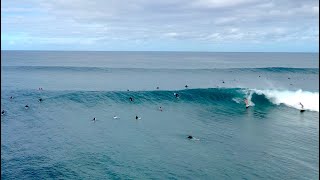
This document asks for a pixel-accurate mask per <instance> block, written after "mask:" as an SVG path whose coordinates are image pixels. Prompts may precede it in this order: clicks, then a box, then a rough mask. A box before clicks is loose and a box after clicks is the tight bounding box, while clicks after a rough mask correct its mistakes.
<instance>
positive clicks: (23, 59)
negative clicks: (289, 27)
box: [1, 51, 319, 180]
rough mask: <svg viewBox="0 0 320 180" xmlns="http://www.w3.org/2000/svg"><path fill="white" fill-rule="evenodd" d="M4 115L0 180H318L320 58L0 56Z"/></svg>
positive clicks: (179, 54) (256, 55) (163, 54)
mask: <svg viewBox="0 0 320 180" xmlns="http://www.w3.org/2000/svg"><path fill="white" fill-rule="evenodd" d="M186 85H187V87H185V86H186ZM39 88H41V89H39ZM174 93H177V94H179V97H178V98H177V97H175V96H174ZM11 96H12V97H13V98H12V99H11V98H10V97H11ZM130 97H132V98H133V101H130V100H129V98H130ZM39 98H41V99H42V101H41V102H39V101H38V100H39ZM245 98H246V99H248V103H249V104H250V107H249V108H246V106H245V103H244V99H245ZM300 103H301V104H303V106H304V107H303V109H304V110H305V111H304V112H302V113H301V112H300V109H301V108H302V107H301V105H300ZM25 105H28V106H29V108H28V109H26V108H25ZM160 107H161V109H162V111H160V109H159V108H160ZM1 110H4V111H5V114H4V115H2V116H1V179H99V180H101V179H192V180H193V179H268V180H270V179H299V180H301V179H306V180H307V179H308V180H310V179H319V54H318V53H196V52H79V51H78V52H77V51H73V52H69V51H1ZM114 116H117V117H118V118H114ZM136 116H138V117H139V119H136V118H135V117H136ZM93 118H96V121H93ZM189 135H191V136H193V137H194V138H193V139H191V140H189V139H188V138H187V137H188V136H189Z"/></svg>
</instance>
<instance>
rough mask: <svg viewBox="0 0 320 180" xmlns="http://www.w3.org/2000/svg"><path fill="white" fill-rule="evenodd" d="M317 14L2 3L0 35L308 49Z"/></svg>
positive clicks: (168, 4) (163, 4)
mask: <svg viewBox="0 0 320 180" xmlns="http://www.w3.org/2000/svg"><path fill="white" fill-rule="evenodd" d="M318 14H319V2H317V1H313V0H306V1H297V0H294V1H292V0H280V1H272V0H225V1H220V0H190V1H182V0H162V1H149V0H135V1H130V2H126V3H125V2H123V1H121V2H120V1H117V0H92V1H85V0H69V1H65V0H55V1H45V0H30V1H26V0H20V1H18V0H4V1H3V2H2V7H1V15H2V17H1V25H2V29H1V34H4V35H6V36H7V37H9V38H6V39H4V40H2V41H1V43H2V44H4V45H6V44H8V45H9V44H10V42H12V41H14V42H15V43H14V45H17V44H19V43H25V41H27V40H26V39H28V41H29V40H32V42H33V43H35V44H37V43H38V44H59V45H63V44H64V43H65V44H68V45H69V44H81V42H80V41H83V42H84V43H82V44H94V45H95V46H101V47H103V44H104V42H108V41H118V42H119V43H137V42H139V43H142V42H148V41H154V42H159V44H160V43H161V44H163V43H165V42H167V41H170V42H171V41H179V42H181V43H182V44H185V43H183V42H187V41H192V42H193V43H194V46H197V45H200V44H201V43H212V42H215V43H225V42H231V43H232V42H252V43H256V42H260V43H263V42H266V43H272V42H277V43H281V42H285V43H287V42H292V43H294V42H305V43H306V44H308V43H309V44H310V43H314V42H316V41H317V40H313V39H312V38H314V37H315V38H318V37H319V33H318V31H319V28H318V25H319V17H318ZM17 34H18V35H19V36H20V37H21V38H20V39H17V38H14V37H17ZM21 34H24V36H21ZM11 45H13V44H11Z"/></svg>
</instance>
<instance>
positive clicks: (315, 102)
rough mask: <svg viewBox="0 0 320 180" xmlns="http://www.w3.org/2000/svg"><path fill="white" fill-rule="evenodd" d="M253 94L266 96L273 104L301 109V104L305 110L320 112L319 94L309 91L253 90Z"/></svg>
mask: <svg viewBox="0 0 320 180" xmlns="http://www.w3.org/2000/svg"><path fill="white" fill-rule="evenodd" d="M252 91H253V92H255V93H257V94H259V95H262V94H263V95H265V96H266V97H267V98H268V99H269V100H270V102H272V103H273V104H276V105H279V104H285V105H287V106H289V107H293V108H296V109H301V106H300V104H299V103H300V102H301V103H302V104H303V106H304V109H306V110H310V111H317V112H319V92H309V91H302V90H301V89H300V90H297V91H288V90H284V91H281V90H257V89H252Z"/></svg>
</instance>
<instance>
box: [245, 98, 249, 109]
mask: <svg viewBox="0 0 320 180" xmlns="http://www.w3.org/2000/svg"><path fill="white" fill-rule="evenodd" d="M244 103H246V108H248V107H249V103H248V99H247V98H244Z"/></svg>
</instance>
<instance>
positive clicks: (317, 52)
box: [1, 49, 319, 54]
mask: <svg viewBox="0 0 320 180" xmlns="http://www.w3.org/2000/svg"><path fill="white" fill-rule="evenodd" d="M1 51H42V52H46V51H53V52H183V53H316V54H319V51H174V50H172V51H170V50H169V51H168V50H166V51H161V50H152V51H150V50H145V51H144V50H30V49H1Z"/></svg>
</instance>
